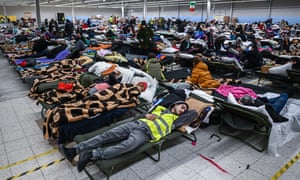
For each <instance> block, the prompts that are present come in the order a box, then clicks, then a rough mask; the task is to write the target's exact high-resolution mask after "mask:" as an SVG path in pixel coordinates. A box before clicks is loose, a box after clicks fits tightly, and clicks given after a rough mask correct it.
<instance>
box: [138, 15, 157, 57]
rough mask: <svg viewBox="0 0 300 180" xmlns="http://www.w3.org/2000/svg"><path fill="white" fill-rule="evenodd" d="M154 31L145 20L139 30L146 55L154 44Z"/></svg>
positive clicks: (141, 44)
mask: <svg viewBox="0 0 300 180" xmlns="http://www.w3.org/2000/svg"><path fill="white" fill-rule="evenodd" d="M153 36H154V33H153V31H152V29H151V28H149V27H148V26H147V25H146V21H145V20H143V21H142V23H141V26H140V29H139V30H138V32H137V39H138V40H139V43H140V47H141V49H142V50H143V54H144V55H148V53H149V52H150V50H151V46H152V38H153Z"/></svg>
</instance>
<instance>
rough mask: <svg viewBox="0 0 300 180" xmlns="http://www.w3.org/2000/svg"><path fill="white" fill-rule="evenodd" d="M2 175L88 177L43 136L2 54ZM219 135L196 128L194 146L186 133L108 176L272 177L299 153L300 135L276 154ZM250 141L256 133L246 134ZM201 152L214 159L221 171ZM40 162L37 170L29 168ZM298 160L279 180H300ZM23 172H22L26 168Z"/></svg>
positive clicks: (178, 179) (35, 110) (131, 179)
mask: <svg viewBox="0 0 300 180" xmlns="http://www.w3.org/2000/svg"><path fill="white" fill-rule="evenodd" d="M0 84H1V85H0V179H7V178H11V177H14V178H17V177H18V176H19V178H18V179H35V180H36V179H39V180H44V179H45V180H50V179H61V180H66V179H70V180H71V179H72V180H73V179H88V177H87V175H86V174H85V173H78V172H77V169H76V167H74V166H72V165H71V164H70V163H69V162H68V161H66V160H64V161H61V162H56V163H54V164H53V165H49V166H46V165H47V164H48V163H50V162H53V161H59V160H60V159H62V158H63V156H62V155H61V154H60V153H59V152H58V151H57V150H55V149H54V150H53V146H51V145H50V144H49V142H48V141H46V140H44V139H43V136H42V131H41V129H40V128H39V127H38V125H37V123H36V120H38V119H41V115H40V110H41V107H39V106H37V105H36V104H35V101H33V100H32V99H30V98H29V97H28V96H27V93H28V86H27V85H26V84H24V83H22V81H21V80H20V79H19V78H18V74H17V73H16V72H15V71H14V68H13V67H12V66H9V64H8V62H7V60H6V58H4V57H3V55H2V54H0ZM213 133H216V134H219V133H218V130H217V126H209V127H208V128H205V129H199V130H197V131H196V135H197V137H198V142H197V144H195V145H192V144H191V143H190V142H189V141H187V140H186V139H184V138H179V139H178V140H174V141H172V142H168V143H166V144H165V146H164V150H163V152H162V154H161V160H160V162H158V163H155V162H153V161H152V160H150V159H149V158H146V157H141V158H139V161H136V162H134V163H132V164H131V165H130V166H127V167H126V168H124V169H122V170H120V171H118V172H117V173H115V174H114V175H113V176H111V179H112V180H120V179H124V180H139V179H151V180H152V179H160V180H184V179H189V180H202V179H203V180H226V179H228V180H230V179H238V180H242V179H245V180H264V179H270V178H271V177H272V176H273V175H274V174H275V173H276V172H277V171H279V170H280V169H281V167H282V166H284V165H285V164H286V163H287V162H288V161H290V160H291V159H292V158H293V157H294V156H295V155H297V154H298V153H299V152H300V135H299V136H298V137H296V138H295V139H293V140H292V141H291V142H289V143H287V144H286V145H285V146H284V147H282V148H281V149H280V151H279V152H280V154H281V155H282V156H280V157H276V158H275V157H271V156H269V155H267V153H266V152H262V153H260V152H257V151H255V150H253V149H252V148H250V147H249V146H247V145H245V144H244V143H241V142H240V141H238V140H236V139H233V138H231V137H228V136H224V135H220V134H219V135H220V136H221V137H222V140H221V141H220V142H217V139H216V138H215V137H213V138H212V139H210V136H211V135H212V134H213ZM249 140H250V141H252V142H254V143H260V138H258V137H249ZM200 154H201V155H204V156H206V157H208V158H209V159H211V160H213V161H214V162H216V163H217V164H218V165H219V166H220V167H221V168H223V169H224V170H225V171H226V172H223V171H221V170H220V169H219V168H217V167H216V166H215V165H213V164H212V163H211V162H209V161H207V160H205V159H203V158H202V157H201V156H200ZM40 166H42V167H41V168H40V169H39V170H37V171H33V169H35V168H38V167H40ZM88 169H89V171H90V172H92V174H93V176H94V178H95V179H105V178H106V177H105V175H104V174H103V173H102V172H100V171H99V170H98V169H97V168H96V167H95V166H93V165H91V166H89V167H88ZM299 169H300V161H297V162H295V163H294V164H293V165H292V166H291V167H290V168H288V169H287V171H286V172H284V173H283V174H282V176H281V177H280V178H279V179H287V180H299V179H300V171H299ZM29 170H31V171H30V172H28V173H26V174H25V175H23V176H21V175H22V174H20V173H23V172H26V171H29Z"/></svg>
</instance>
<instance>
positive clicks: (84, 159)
mask: <svg viewBox="0 0 300 180" xmlns="http://www.w3.org/2000/svg"><path fill="white" fill-rule="evenodd" d="M92 157H93V154H92V152H91V151H84V152H82V153H80V155H79V160H78V162H77V170H78V172H81V171H82V170H83V169H84V168H85V166H86V165H87V163H89V162H90V161H91V160H92Z"/></svg>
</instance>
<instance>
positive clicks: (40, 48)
mask: <svg viewBox="0 0 300 180" xmlns="http://www.w3.org/2000/svg"><path fill="white" fill-rule="evenodd" d="M51 44H56V43H51V42H48V41H47V40H46V36H45V35H44V34H42V35H40V39H38V40H36V41H34V44H33V48H32V54H31V55H25V56H17V57H15V58H16V59H25V58H37V57H42V56H46V55H47V51H48V45H51Z"/></svg>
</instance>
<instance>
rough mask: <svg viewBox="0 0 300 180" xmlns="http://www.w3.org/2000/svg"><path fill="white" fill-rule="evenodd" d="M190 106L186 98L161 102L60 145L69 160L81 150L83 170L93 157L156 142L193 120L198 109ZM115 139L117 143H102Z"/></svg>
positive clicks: (116, 154) (123, 152)
mask: <svg viewBox="0 0 300 180" xmlns="http://www.w3.org/2000/svg"><path fill="white" fill-rule="evenodd" d="M188 109H189V106H188V104H187V103H185V102H184V101H176V102H174V103H172V104H171V105H170V106H169V107H168V108H167V107H165V106H162V105H158V106H156V107H155V108H154V109H153V111H152V112H151V113H148V114H146V115H145V117H144V118H140V119H138V120H135V121H129V122H126V123H123V124H120V125H118V126H116V127H114V128H112V129H110V130H108V131H105V132H103V133H101V134H99V135H97V136H95V137H93V138H90V139H88V140H86V141H83V142H81V143H79V144H76V145H75V146H74V147H72V148H67V147H65V146H62V147H60V148H61V151H62V152H63V154H64V155H65V156H66V158H67V159H68V160H70V161H72V160H73V158H74V157H75V156H76V155H77V154H79V160H78V162H77V169H78V171H79V172H81V171H82V170H83V169H84V168H85V166H86V164H87V163H88V162H90V161H93V160H99V159H111V158H114V157H117V156H120V155H122V154H125V153H127V152H130V151H132V150H134V149H136V148H138V147H140V146H142V145H143V144H145V143H147V142H149V141H151V142H157V141H159V140H160V139H161V138H163V137H165V136H167V135H168V134H170V133H171V132H172V130H174V129H176V128H179V127H181V126H182V125H185V124H188V123H191V122H193V121H194V120H195V119H196V118H197V116H198V113H197V111H195V110H188ZM112 142H114V145H109V146H105V147H104V146H103V145H108V144H109V143H112Z"/></svg>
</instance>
